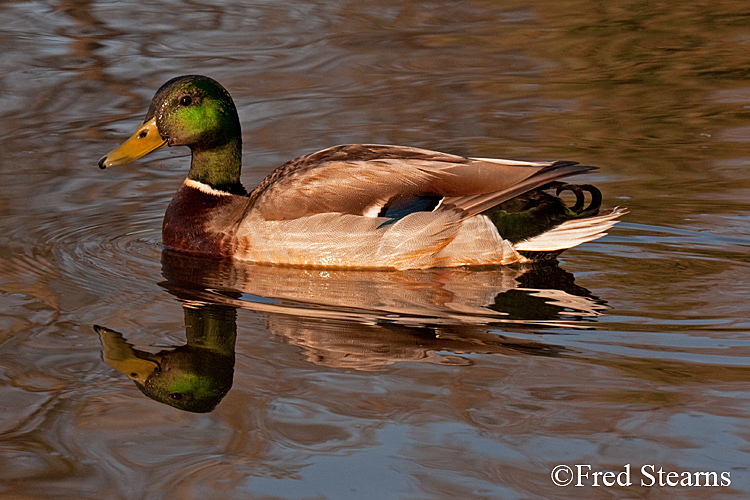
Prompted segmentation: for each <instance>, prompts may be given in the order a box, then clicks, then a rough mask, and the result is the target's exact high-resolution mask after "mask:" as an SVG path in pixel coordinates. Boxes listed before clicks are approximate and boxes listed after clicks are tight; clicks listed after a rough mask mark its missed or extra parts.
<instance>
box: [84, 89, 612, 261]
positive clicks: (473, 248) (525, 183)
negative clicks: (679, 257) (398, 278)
mask: <svg viewBox="0 0 750 500" xmlns="http://www.w3.org/2000/svg"><path fill="white" fill-rule="evenodd" d="M164 146H170V147H175V146H187V147H188V148H190V151H191V162H190V170H189V172H188V174H187V178H186V179H185V180H184V182H183V184H182V186H180V188H179V189H178V191H177V193H176V194H175V195H174V197H173V199H172V200H171V202H170V203H169V205H168V207H167V209H166V212H165V215H164V220H163V224H162V244H163V246H164V247H165V248H167V249H171V250H174V251H177V252H184V253H189V254H195V255H201V256H206V257H214V258H232V259H236V260H240V261H248V262H253V263H258V264H269V265H288V266H304V267H322V268H326V267H332V268H363V269H426V268H440V267H460V266H496V265H511V264H516V263H528V262H537V261H544V260H551V259H555V258H556V257H557V256H558V255H559V254H560V253H561V252H563V251H564V250H567V249H569V248H572V247H575V246H577V245H580V244H582V243H586V242H589V241H592V240H595V239H597V238H600V237H602V236H604V235H605V234H606V232H607V230H608V229H610V228H611V227H612V226H613V225H614V224H615V223H616V222H617V219H618V218H619V217H620V216H621V215H623V214H624V213H626V210H625V209H622V208H619V207H615V208H612V209H609V210H606V211H602V210H600V207H601V201H602V196H601V192H600V191H599V189H597V188H596V187H594V186H592V185H589V184H580V185H578V184H570V183H567V182H565V181H562V180H561V179H564V178H566V177H569V176H573V175H579V174H584V173H587V172H591V171H592V170H595V169H596V168H597V167H592V166H586V165H581V164H579V163H578V162H574V161H566V160H557V161H548V162H527V161H515V160H502V159H493V158H472V157H465V156H460V155H455V154H449V153H443V152H439V151H432V150H427V149H420V148H415V147H408V146H393V145H384V144H345V145H338V146H333V147H330V148H327V149H323V150H321V151H318V152H315V153H311V154H307V155H305V156H300V157H298V158H296V159H293V160H291V161H288V162H287V163H285V164H283V165H281V166H279V167H278V168H276V169H275V170H273V171H272V172H271V173H270V174H269V175H268V176H267V177H265V179H263V180H262V181H261V182H260V184H259V185H258V186H257V187H255V188H254V189H252V190H251V191H249V192H248V191H247V190H246V189H245V187H244V186H243V185H242V183H241V180H240V173H241V166H242V132H241V127H240V120H239V115H238V113H237V109H236V106H235V104H234V101H233V100H232V97H231V96H230V94H229V92H228V91H227V90H226V89H225V88H224V87H223V86H222V85H221V84H220V83H218V82H217V81H216V80H214V79H212V78H209V77H206V76H201V75H186V76H179V77H176V78H173V79H171V80H169V81H168V82H166V83H165V84H164V85H162V86H161V88H159V90H157V92H156V94H155V95H154V97H153V100H152V101H151V104H150V106H149V108H148V112H147V113H146V117H145V119H144V120H143V122H142V123H141V125H140V126H139V127H138V128H137V130H136V131H135V133H134V134H133V135H132V136H131V137H130V138H129V139H127V140H126V141H125V142H124V143H122V144H121V145H120V146H119V147H117V148H115V149H113V150H112V151H110V152H109V153H108V154H107V155H105V156H103V157H102V158H101V159H100V160H99V163H98V164H99V167H100V168H101V169H105V168H108V167H112V166H115V165H123V164H127V163H131V162H133V161H135V160H137V159H139V158H141V157H143V156H144V155H147V154H148V153H151V152H153V151H155V150H157V149H159V148H162V147H164ZM563 191H570V192H571V193H572V195H573V196H575V202H573V201H572V200H571V201H570V202H569V203H566V202H565V201H564V200H565V199H570V198H571V197H570V196H566V197H565V198H563V197H562V196H561V195H562V192H563ZM571 204H572V206H571Z"/></svg>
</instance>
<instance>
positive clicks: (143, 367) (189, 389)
mask: <svg viewBox="0 0 750 500" xmlns="http://www.w3.org/2000/svg"><path fill="white" fill-rule="evenodd" d="M183 309H184V311H185V331H186V333H187V344H186V345H182V346H176V347H174V348H172V349H165V350H162V351H160V352H158V353H156V354H151V353H149V352H147V351H141V350H139V349H135V348H134V347H133V346H132V345H131V344H129V343H128V342H127V341H126V340H125V338H124V337H123V336H122V334H120V333H118V332H116V331H114V330H110V329H109V328H105V327H103V326H98V325H95V326H94V329H95V330H96V331H97V333H99V338H100V339H101V342H102V346H104V351H103V353H102V357H103V358H104V361H105V362H106V363H107V364H108V365H109V366H111V367H112V368H114V369H115V370H118V371H120V372H122V373H124V374H125V375H127V376H128V378H130V379H131V380H132V381H133V382H135V385H136V386H137V387H138V389H140V390H141V392H143V394H145V395H146V396H148V397H150V398H151V399H154V400H156V401H160V402H162V403H166V404H168V405H170V406H174V407H175V408H179V409H181V410H187V411H193V412H200V413H202V412H209V411H211V410H213V409H214V407H216V405H217V404H218V403H219V401H221V399H222V398H223V397H224V395H225V394H226V393H227V392H228V391H229V389H230V388H231V387H232V378H233V375H234V343H235V339H236V338H237V310H236V309H235V308H233V307H227V306H222V305H218V304H202V305H198V306H195V307H193V306H190V305H185V306H184V308H183Z"/></svg>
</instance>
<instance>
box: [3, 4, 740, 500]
mask: <svg viewBox="0 0 750 500" xmlns="http://www.w3.org/2000/svg"><path fill="white" fill-rule="evenodd" d="M0 21H2V25H3V32H2V35H1V36H0V47H1V48H2V51H1V53H2V56H1V57H0V67H2V70H3V71H2V72H0V83H1V85H0V113H2V120H0V148H1V150H2V152H3V154H2V157H0V182H1V183H2V185H3V187H4V189H3V190H2V193H1V194H0V214H2V217H1V218H0V303H1V304H2V306H3V307H2V311H3V313H2V315H0V324H1V325H2V328H1V329H0V401H2V412H0V415H1V417H0V496H3V498H5V497H8V498H29V499H30V498H40V499H41V498H71V499H73V498H75V499H80V498H117V499H120V498H121V499H151V498H153V499H157V498H185V499H190V498H201V499H205V498H222V499H229V498H238V499H239V498H242V499H245V498H258V499H322V498H325V499H351V498H357V499H384V498H399V499H428V498H429V499H455V498H461V499H474V498H476V499H490V498H492V499H497V498H508V499H522V498H523V499H526V498H571V499H574V498H575V499H578V498H649V499H652V498H746V494H747V492H748V491H750V471H748V464H750V442H749V439H750V438H749V435H748V430H747V429H748V424H749V423H750V418H749V417H750V391H749V390H748V379H749V378H750V340H749V339H748V333H749V332H750V320H749V319H748V318H749V316H748V306H747V304H748V301H749V300H750V282H749V279H748V277H749V276H750V272H749V271H750V257H748V255H750V252H749V251H750V216H748V213H750V212H749V211H748V208H750V207H749V206H748V205H749V203H748V200H749V199H750V175H749V174H748V166H750V139H749V137H750V124H749V123H748V120H747V116H748V107H750V86H748V83H747V81H748V69H747V68H748V67H750V21H749V20H748V16H747V9H746V8H745V6H744V4H742V3H741V2H730V1H721V0H720V1H715V2H711V3H710V4H707V3H705V2H697V1H686V2H681V3H679V4H675V3H665V4H647V3H642V2H640V3H639V2H627V1H623V0H617V1H613V2H607V3H606V5H599V4H598V3H595V2H594V3H592V2H581V1H575V0H565V1H560V2H545V3H539V2H526V1H507V2H489V1H486V0H473V1H461V2H438V1H417V2H394V1H390V2H389V1H387V0H385V1H383V0H379V1H358V2H353V1H344V0H341V1H334V2H330V1H329V2H297V1H292V2H283V3H279V2H264V1H254V2H232V3H231V5H229V2H226V4H225V3H223V2H195V1H191V2H178V1H175V0H164V1H157V2H148V3H146V4H143V3H142V2H140V3H139V2H133V1H119V2H114V1H104V0H99V1H75V0H68V1H64V0H61V1H55V2H41V1H39V2H33V1H14V2H6V3H3V4H2V6H0ZM190 73H201V74H206V75H209V76H212V77H214V78H216V79H217V80H219V81H220V82H222V84H223V85H224V86H225V87H226V88H227V89H228V90H229V91H230V93H231V94H232V96H233V97H234V99H235V101H236V103H237V106H238V110H239V112H240V117H241V121H242V126H243V140H244V144H245V150H244V163H245V168H244V170H243V181H244V182H245V184H246V185H247V186H253V185H254V184H256V183H257V182H259V181H260V180H261V179H262V178H263V177H264V176H265V175H266V174H267V173H268V172H270V170H272V169H273V168H274V167H275V166H276V165H278V164H280V163H282V162H284V161H286V160H288V159H290V158H293V157H295V156H297V155H301V154H305V153H309V152H311V151H314V150H317V149H322V148H324V147H328V146H331V145H334V144H341V143H352V142H353V143H357V142H375V143H391V144H404V145H412V146H418V147H427V148H433V149H440V150H444V151H447V152H452V153H459V154H469V155H473V156H489V157H504V158H514V159H527V160H533V159H558V158H560V159H571V160H576V161H580V162H582V163H586V164H592V165H598V166H599V167H601V169H600V170H599V171H597V172H595V173H594V174H591V175H588V176H587V177H586V181H587V182H591V183H594V184H596V185H597V186H598V187H600V188H601V190H602V192H603V194H604V199H605V205H607V206H614V205H621V206H627V207H628V208H629V209H630V214H629V215H627V216H626V217H625V218H624V222H622V223H621V224H619V225H618V226H616V227H615V228H614V229H613V230H612V231H611V234H610V235H609V236H607V237H606V238H604V239H602V240H599V241H597V242H595V243H590V244H586V245H584V246H581V247H579V248H576V249H574V250H570V251H568V252H566V253H564V254H563V255H562V256H561V258H560V262H559V264H558V265H556V266H546V267H543V268H540V269H518V268H510V269H481V270H465V269H457V270H429V271H419V272H403V273H387V272H386V273H384V272H354V271H351V272H349V271H321V270H299V269H274V268H264V267H262V266H238V265H236V264H233V263H231V262H208V263H207V262H203V261H200V260H198V261H195V260H192V259H185V258H183V257H181V256H179V255H172V254H170V253H164V252H162V249H161V246H160V238H161V235H160V228H161V218H162V215H163V213H164V210H165V208H166V205H167V204H168V202H169V200H170V198H171V196H172V194H173V193H174V191H175V190H176V189H177V187H178V186H179V184H180V182H181V181H182V179H183V178H184V176H185V173H186V163H187V162H188V152H187V150H185V149H180V148H173V149H168V150H165V151H163V152H160V153H157V154H155V155H152V156H150V157H148V158H146V159H143V160H141V161H139V162H137V163H134V164H132V165H127V166H122V167H117V168H113V169H108V170H107V171H106V172H100V171H99V170H98V169H97V168H96V161H97V160H98V158H99V157H100V156H101V155H103V154H104V153H106V152H107V151H109V150H110V149H111V148H112V147H113V146H114V145H116V144H119V143H120V142H121V141H122V140H123V139H124V138H125V137H127V136H129V135H130V133H131V132H132V130H134V128H135V127H136V126H137V124H138V123H139V122H140V120H141V119H142V117H143V116H144V114H145V112H146V109H147V107H148V103H149V101H150V99H151V96H152V95H153V92H154V91H155V90H156V89H157V88H158V87H159V86H160V85H161V84H162V83H163V82H164V81H166V80H167V79H169V78H172V77H174V76H177V75H180V74H190ZM93 325H100V326H101V327H103V329H101V330H100V333H97V332H96V331H95V330H94V328H93ZM207 351H208V352H209V353H208V354H209V356H208V357H206V353H207ZM169 353H176V354H169ZM168 356H171V357H170V358H169V359H170V361H169V363H173V365H174V366H177V367H178V368H179V369H184V370H188V371H189V370H194V372H191V376H195V377H199V376H208V375H206V372H205V371H201V370H202V369H203V368H200V367H201V366H203V367H204V368H205V365H207V366H209V367H213V368H212V369H209V370H208V373H212V374H214V375H215V378H214V379H212V383H213V384H214V385H212V387H213V388H214V389H215V391H214V393H213V396H212V397H214V400H212V401H211V402H209V403H208V406H212V405H215V409H213V411H210V412H206V413H194V412H188V411H181V410H178V409H175V408H174V407H173V406H171V405H170V404H162V403H160V402H157V401H155V400H153V399H151V398H149V397H147V396H145V395H144V394H143V393H142V392H141V391H139V390H138V388H137V387H136V384H135V383H134V382H133V381H132V380H130V378H133V379H136V380H137V379H138V377H139V373H140V372H139V370H142V369H145V368H144V367H147V366H149V365H148V363H149V362H151V363H154V362H156V361H159V362H161V363H167V361H165V360H166V359H168V358H167V357H168ZM206 359H208V361H206ZM118 363H120V364H118ZM180 363H183V364H180ZM201 363H203V365H201ZM113 365H114V366H115V367H119V368H120V369H115V368H113ZM125 367H127V368H133V367H135V368H134V371H128V370H125ZM186 367H187V368H186ZM196 367H197V368H196ZM217 367H219V368H217ZM123 370H124V371H123ZM219 372H220V373H219ZM217 373H219V374H218V375H216V374H217ZM157 399H158V398H157ZM166 402H167V403H169V401H166ZM172 403H174V401H172ZM204 409H205V408H204ZM576 464H583V465H590V466H591V467H592V471H597V470H598V471H602V470H612V471H615V472H621V471H623V470H624V467H625V466H626V465H630V466H631V467H632V481H633V484H632V485H630V486H615V487H593V486H590V483H586V484H587V486H583V487H578V488H576V487H573V486H567V487H560V486H556V485H555V484H554V483H553V482H552V479H551V477H550V474H551V472H552V470H553V468H554V467H555V466H557V465H569V466H572V467H574V466H575V465H576ZM644 465H646V466H648V465H654V466H655V469H656V470H658V469H659V468H660V467H661V468H663V470H665V471H676V472H680V473H682V472H688V473H690V474H694V473H695V472H701V471H714V472H717V473H719V474H720V473H722V472H728V473H729V474H730V476H729V477H730V478H731V484H730V485H726V486H716V487H687V486H669V485H666V486H659V485H658V484H657V485H654V486H642V485H641V484H640V480H641V479H646V480H648V478H646V477H644V476H643V475H642V474H641V467H642V466H644ZM647 470H648V469H647ZM587 481H588V480H587Z"/></svg>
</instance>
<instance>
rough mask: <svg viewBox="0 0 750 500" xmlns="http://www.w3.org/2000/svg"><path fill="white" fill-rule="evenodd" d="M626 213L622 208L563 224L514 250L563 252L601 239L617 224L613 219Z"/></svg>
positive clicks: (521, 243) (518, 244) (522, 243)
mask: <svg viewBox="0 0 750 500" xmlns="http://www.w3.org/2000/svg"><path fill="white" fill-rule="evenodd" d="M627 212H628V211H627V209H624V208H619V207H617V208H614V209H612V210H611V211H610V212H608V213H606V214H603V215H597V216H595V217H587V218H585V219H574V220H569V221H566V222H563V223H562V224H560V225H559V226H556V227H554V228H552V229H550V230H549V231H547V232H546V233H542V234H540V235H539V236H534V237H533V238H530V239H528V240H526V241H522V242H520V243H517V244H516V245H514V247H515V249H516V250H519V251H526V252H552V251H556V250H565V249H566V248H572V247H574V246H576V245H580V244H581V243H586V242H587V241H592V240H595V239H597V238H601V237H602V236H604V235H605V234H607V232H606V231H607V230H608V229H609V228H611V227H612V226H614V225H615V224H617V222H618V221H616V220H615V219H616V218H618V217H620V216H621V215H623V214H626V213H627Z"/></svg>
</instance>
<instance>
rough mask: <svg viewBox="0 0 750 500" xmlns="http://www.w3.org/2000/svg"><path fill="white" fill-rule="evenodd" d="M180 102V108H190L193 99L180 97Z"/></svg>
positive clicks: (186, 96)
mask: <svg viewBox="0 0 750 500" xmlns="http://www.w3.org/2000/svg"><path fill="white" fill-rule="evenodd" d="M179 102H180V106H190V105H191V104H193V98H192V97H190V96H189V95H184V96H182V97H180V101H179Z"/></svg>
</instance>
